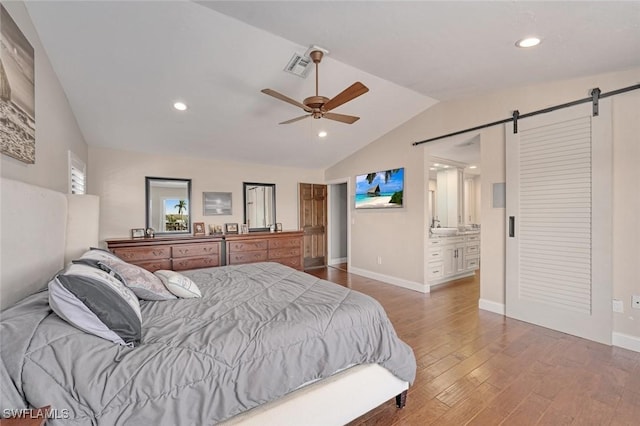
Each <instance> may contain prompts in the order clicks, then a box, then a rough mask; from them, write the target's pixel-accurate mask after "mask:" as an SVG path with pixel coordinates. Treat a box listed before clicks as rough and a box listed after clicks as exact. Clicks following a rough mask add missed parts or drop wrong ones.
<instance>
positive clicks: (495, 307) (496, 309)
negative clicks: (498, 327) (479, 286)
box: [478, 299, 506, 315]
mask: <svg viewBox="0 0 640 426" xmlns="http://www.w3.org/2000/svg"><path fill="white" fill-rule="evenodd" d="M478 308H480V309H482V310H484V311H489V312H493V313H494V314H500V315H504V314H505V313H506V309H505V306H504V303H497V302H492V301H491V300H487V299H480V300H479V301H478Z"/></svg>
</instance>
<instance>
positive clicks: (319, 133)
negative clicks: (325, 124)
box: [318, 130, 327, 138]
mask: <svg viewBox="0 0 640 426" xmlns="http://www.w3.org/2000/svg"><path fill="white" fill-rule="evenodd" d="M326 136H327V132H325V131H324V130H321V131H319V132H318V137H319V138H324V137H326Z"/></svg>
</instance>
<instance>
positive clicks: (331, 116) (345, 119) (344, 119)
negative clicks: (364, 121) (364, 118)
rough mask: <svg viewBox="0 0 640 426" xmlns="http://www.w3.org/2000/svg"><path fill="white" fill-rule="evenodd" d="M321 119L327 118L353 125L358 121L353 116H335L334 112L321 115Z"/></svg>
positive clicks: (358, 118) (357, 118)
mask: <svg viewBox="0 0 640 426" xmlns="http://www.w3.org/2000/svg"><path fill="white" fill-rule="evenodd" d="M322 117H323V118H328V119H329V120H335V121H340V122H342V123H347V124H353V123H355V122H356V121H358V120H360V117H356V116H354V115H344V114H336V113H334V112H325V113H324V114H323V115H322Z"/></svg>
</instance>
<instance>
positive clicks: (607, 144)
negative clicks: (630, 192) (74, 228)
mask: <svg viewBox="0 0 640 426" xmlns="http://www.w3.org/2000/svg"><path fill="white" fill-rule="evenodd" d="M505 131H506V157H507V158H506V160H507V161H506V163H507V170H506V172H507V173H506V176H507V182H506V188H507V198H506V202H507V204H506V213H507V214H506V216H507V242H506V250H507V260H506V265H507V266H506V267H507V270H506V279H507V283H506V313H507V316H508V317H511V318H516V319H519V320H522V321H526V322H530V323H533V324H537V325H541V326H543V327H547V328H551V329H554V330H558V331H561V332H565V333H568V334H572V335H575V336H579V337H584V338H587V339H590V340H595V341H597V342H601V343H605V344H611V331H612V312H611V297H612V292H611V291H612V290H611V279H612V269H611V239H612V236H611V232H612V214H611V208H612V197H611V192H612V189H613V188H612V149H611V108H610V103H609V102H608V100H601V101H600V108H599V115H598V116H592V104H591V103H587V104H582V105H578V106H574V107H571V108H565V109H562V110H558V111H555V112H552V113H547V114H541V115H538V116H534V117H531V118H526V119H523V120H520V121H519V122H518V133H516V134H514V133H513V123H510V124H508V125H506V126H505Z"/></svg>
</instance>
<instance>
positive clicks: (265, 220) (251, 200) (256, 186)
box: [242, 182, 276, 232]
mask: <svg viewBox="0 0 640 426" xmlns="http://www.w3.org/2000/svg"><path fill="white" fill-rule="evenodd" d="M242 185H243V191H242V192H243V195H244V223H246V224H247V225H248V228H249V232H255V231H268V230H269V227H270V226H271V225H274V224H275V223H276V185H275V184H274V183H255V182H244V183H243V184H242Z"/></svg>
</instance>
